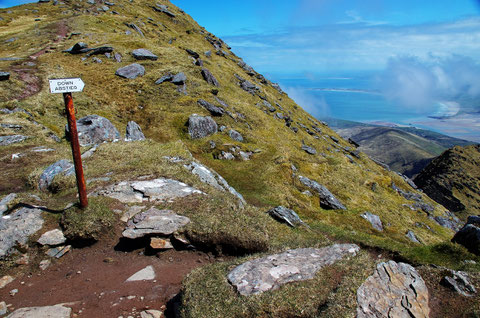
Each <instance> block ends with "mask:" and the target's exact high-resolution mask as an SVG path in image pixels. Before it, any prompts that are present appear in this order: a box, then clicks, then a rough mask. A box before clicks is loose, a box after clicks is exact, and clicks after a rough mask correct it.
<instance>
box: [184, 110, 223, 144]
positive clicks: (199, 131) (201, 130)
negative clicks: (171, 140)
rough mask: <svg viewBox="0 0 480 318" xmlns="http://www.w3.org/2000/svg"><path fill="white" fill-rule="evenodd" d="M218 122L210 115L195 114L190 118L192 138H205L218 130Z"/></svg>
mask: <svg viewBox="0 0 480 318" xmlns="http://www.w3.org/2000/svg"><path fill="white" fill-rule="evenodd" d="M217 129H218V126H217V123H216V122H215V121H214V120H213V119H212V118H211V117H210V116H206V117H203V116H200V115H197V114H193V115H191V116H190V117H189V118H188V133H189V134H190V137H191V138H192V139H198V138H204V137H207V136H210V135H212V134H214V133H216V132H217Z"/></svg>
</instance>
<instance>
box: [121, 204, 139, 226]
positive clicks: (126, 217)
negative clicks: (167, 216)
mask: <svg viewBox="0 0 480 318" xmlns="http://www.w3.org/2000/svg"><path fill="white" fill-rule="evenodd" d="M144 209H145V207H144V206H139V205H134V206H131V207H130V208H129V209H128V210H127V211H125V213H124V214H123V215H122V217H121V218H120V221H122V222H128V220H130V219H131V218H132V217H134V216H135V215H136V214H138V213H140V212H142V211H143V210H144Z"/></svg>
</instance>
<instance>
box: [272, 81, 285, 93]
mask: <svg viewBox="0 0 480 318" xmlns="http://www.w3.org/2000/svg"><path fill="white" fill-rule="evenodd" d="M272 87H273V88H275V89H276V90H277V91H278V92H279V93H280V94H284V92H283V90H282V88H281V87H280V85H278V84H277V83H272Z"/></svg>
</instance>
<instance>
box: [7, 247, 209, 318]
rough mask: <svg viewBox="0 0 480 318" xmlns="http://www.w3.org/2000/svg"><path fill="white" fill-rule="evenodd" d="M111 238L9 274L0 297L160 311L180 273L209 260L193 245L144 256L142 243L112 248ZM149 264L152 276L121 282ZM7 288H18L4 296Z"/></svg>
mask: <svg viewBox="0 0 480 318" xmlns="http://www.w3.org/2000/svg"><path fill="white" fill-rule="evenodd" d="M117 243H118V241H117V240H116V239H109V240H104V241H100V242H98V243H96V244H94V245H92V246H90V247H86V248H82V249H73V250H72V251H71V252H70V253H68V254H66V255H65V256H63V257H62V258H61V259H60V260H55V261H52V265H50V267H48V268H47V269H46V270H45V271H41V270H40V269H38V270H35V271H34V272H32V273H27V274H24V275H21V276H20V277H18V278H17V279H15V281H14V282H12V283H10V284H8V285H7V286H6V287H5V288H3V289H1V290H0V299H2V300H4V301H5V302H6V303H7V304H11V307H9V310H10V311H11V310H13V309H14V308H22V307H31V306H48V305H55V304H60V303H68V307H71V308H72V309H73V311H72V317H89V318H95V317H115V318H116V317H119V316H123V317H127V316H133V317H140V312H142V311H143V310H146V309H156V310H162V311H164V310H165V309H166V307H167V302H168V301H169V300H172V299H173V298H174V297H175V296H176V295H177V294H178V293H179V291H180V288H181V282H182V279H183V277H184V276H185V275H186V274H188V273H189V272H190V271H191V270H192V269H194V268H196V267H199V266H202V265H204V264H206V263H211V262H213V258H212V257H210V256H209V255H207V254H205V253H201V252H196V251H175V250H169V251H165V252H161V253H159V254H157V256H145V255H143V249H137V250H134V251H131V252H122V251H115V245H116V244H117ZM47 258H48V257H45V259H47ZM149 265H151V266H153V268H154V269H155V273H156V279H155V280H153V281H139V282H125V280H126V279H127V278H128V277H130V276H131V275H133V274H135V273H136V272H137V271H139V270H141V269H143V268H145V267H146V266H149ZM13 289H18V293H17V294H16V295H15V296H10V295H9V292H10V291H11V290H13ZM171 303H172V302H171ZM169 307H170V306H169ZM169 310H170V309H169ZM166 314H167V317H168V316H169V315H170V314H169V312H168V311H167V313H166Z"/></svg>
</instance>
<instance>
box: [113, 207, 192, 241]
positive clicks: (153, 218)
mask: <svg viewBox="0 0 480 318" xmlns="http://www.w3.org/2000/svg"><path fill="white" fill-rule="evenodd" d="M188 223H190V219H189V218H187V217H186V216H182V215H178V214H176V213H174V212H173V211H170V210H158V209H156V208H150V209H149V210H147V211H145V212H141V213H138V214H136V215H135V216H134V217H133V218H132V219H130V220H129V221H128V223H127V228H126V229H125V230H124V231H123V233H122V235H123V237H126V238H130V239H136V238H140V237H144V236H146V235H152V234H155V235H163V236H168V235H170V234H173V233H174V232H176V231H178V230H179V229H180V228H182V227H184V226H185V225H187V224H188Z"/></svg>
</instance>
